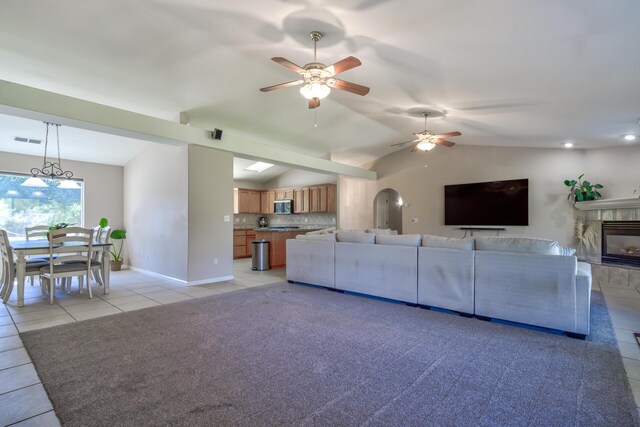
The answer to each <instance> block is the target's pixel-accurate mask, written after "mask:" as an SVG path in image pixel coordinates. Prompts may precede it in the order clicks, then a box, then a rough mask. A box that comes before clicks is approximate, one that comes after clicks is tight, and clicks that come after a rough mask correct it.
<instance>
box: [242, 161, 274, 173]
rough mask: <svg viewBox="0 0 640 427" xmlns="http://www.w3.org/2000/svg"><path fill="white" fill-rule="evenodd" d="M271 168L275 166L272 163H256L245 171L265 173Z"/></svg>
mask: <svg viewBox="0 0 640 427" xmlns="http://www.w3.org/2000/svg"><path fill="white" fill-rule="evenodd" d="M271 166H273V165H272V164H271V163H265V162H255V163H254V164H252V165H249V166H247V167H246V168H244V170H246V171H253V172H258V173H260V172H264V171H266V170H267V169H269V168H270V167H271Z"/></svg>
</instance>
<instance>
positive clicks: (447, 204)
mask: <svg viewBox="0 0 640 427" xmlns="http://www.w3.org/2000/svg"><path fill="white" fill-rule="evenodd" d="M444 224H445V225H469V226H474V225H478V226H482V225H484V226H502V225H529V180H528V179H513V180H509V181H493V182H476V183H472V184H459V185H445V186H444Z"/></svg>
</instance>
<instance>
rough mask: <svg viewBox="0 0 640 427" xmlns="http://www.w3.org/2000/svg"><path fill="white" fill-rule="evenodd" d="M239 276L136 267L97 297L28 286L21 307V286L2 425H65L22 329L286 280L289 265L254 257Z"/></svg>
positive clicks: (1, 379)
mask: <svg viewBox="0 0 640 427" xmlns="http://www.w3.org/2000/svg"><path fill="white" fill-rule="evenodd" d="M234 277H235V279H234V280H230V281H227V282H219V283H212V284H210V285H202V286H186V285H184V284H182V283H179V282H176V281H174V280H168V279H162V278H157V277H153V276H149V275H146V274H143V273H139V272H135V271H129V270H127V271H121V272H114V273H112V274H111V286H110V288H111V292H110V293H109V295H104V293H103V291H102V288H101V287H99V286H97V285H95V284H94V285H93V286H92V290H93V299H88V295H87V293H86V290H85V293H84V294H82V295H81V294H79V293H78V290H77V286H76V285H75V283H74V286H73V288H72V293H71V295H67V294H66V293H65V292H64V291H62V290H61V289H59V290H57V291H56V300H55V301H56V303H55V304H54V305H49V304H48V301H44V300H42V297H41V295H40V287H39V286H38V285H37V282H36V286H33V287H31V286H29V284H28V282H27V286H26V288H25V306H24V307H17V305H16V300H15V298H16V295H15V293H16V291H15V289H14V292H13V295H12V298H11V299H10V301H9V303H8V304H7V305H6V306H5V305H4V304H1V303H0V426H8V425H18V426H59V425H60V424H59V422H58V419H57V417H56V416H55V413H54V411H53V407H52V406H51V402H50V401H49V398H48V397H47V394H46V392H45V390H44V388H43V386H42V384H41V383H40V379H39V378H38V375H37V373H36V371H35V369H34V367H33V364H32V363H31V359H30V358H29V355H28V354H27V352H26V351H25V349H24V347H23V345H22V341H21V340H20V336H19V335H18V333H20V332H26V331H32V330H35V329H42V328H48V327H51V326H56V325H63V324H65V323H73V322H78V321H82V320H87V319H93V318H96V317H102V316H108V315H111V314H118V313H123V312H125V311H132V310H138V309H141V308H147V307H153V306H157V305H162V304H170V303H173V302H178V301H184V300H188V299H192V298H200V297H205V296H209V295H216V294H220V293H224V292H230V291H235V290H238V289H243V288H248V287H253V286H261V285H265V284H268V283H273V282H277V281H281V280H285V270H284V269H275V270H268V271H261V272H257V271H251V260H250V259H243V260H237V261H235V262H234Z"/></svg>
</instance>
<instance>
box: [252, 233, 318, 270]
mask: <svg viewBox="0 0 640 427" xmlns="http://www.w3.org/2000/svg"><path fill="white" fill-rule="evenodd" d="M254 231H255V232H256V240H266V241H268V242H269V265H270V266H271V268H279V267H284V266H286V264H287V239H295V238H296V236H297V235H298V234H305V233H308V232H309V231H314V230H306V229H300V228H289V227H265V228H256V229H255V230H254Z"/></svg>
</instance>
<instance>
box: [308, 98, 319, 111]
mask: <svg viewBox="0 0 640 427" xmlns="http://www.w3.org/2000/svg"><path fill="white" fill-rule="evenodd" d="M319 106H320V98H311V99H310V100H309V109H314V108H318V107H319Z"/></svg>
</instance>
